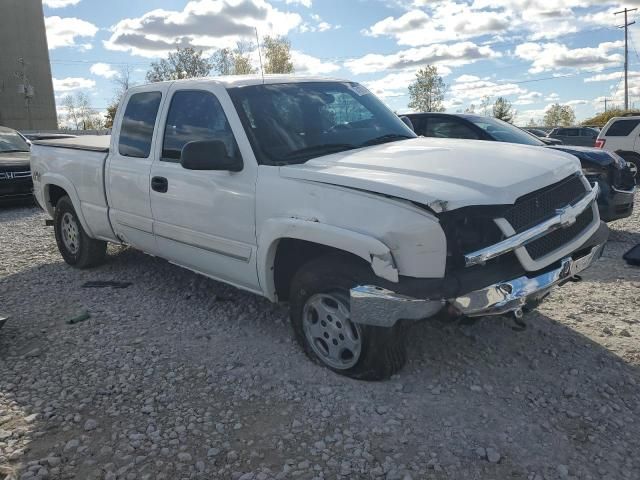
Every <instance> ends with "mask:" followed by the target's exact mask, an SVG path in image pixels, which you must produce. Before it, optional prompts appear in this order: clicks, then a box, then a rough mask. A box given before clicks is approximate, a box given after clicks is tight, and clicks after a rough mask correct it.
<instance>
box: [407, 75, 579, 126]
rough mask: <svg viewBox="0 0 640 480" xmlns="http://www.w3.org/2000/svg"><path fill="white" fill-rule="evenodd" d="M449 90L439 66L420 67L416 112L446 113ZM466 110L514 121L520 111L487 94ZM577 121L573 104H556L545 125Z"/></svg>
mask: <svg viewBox="0 0 640 480" xmlns="http://www.w3.org/2000/svg"><path fill="white" fill-rule="evenodd" d="M447 89H448V86H447V84H446V83H445V82H444V80H443V79H442V77H441V76H440V75H439V74H438V68H437V67H436V66H434V65H427V66H426V67H425V68H421V69H420V70H418V72H417V73H416V78H415V80H414V81H413V82H412V83H411V85H409V108H411V109H412V110H414V111H416V112H444V111H445V106H444V99H445V95H446V93H447ZM460 113H463V112H460ZM464 113H477V114H480V115H484V116H492V117H495V118H497V119H499V120H503V121H505V122H508V123H513V122H514V121H515V119H516V116H517V113H518V112H517V111H516V110H515V109H514V108H513V105H512V104H511V102H510V101H509V100H507V99H506V98H504V97H498V98H496V99H495V101H494V102H493V104H492V103H491V97H489V96H488V95H485V96H483V97H482V99H481V101H480V105H478V106H476V105H474V104H471V105H469V107H467V108H466V109H465V110H464ZM575 121H576V115H575V112H574V111H573V108H571V106H569V105H560V104H558V103H555V104H553V105H551V106H550V107H549V108H548V109H547V110H546V112H545V115H544V118H543V119H542V125H543V126H545V127H556V126H569V125H573V124H575ZM536 125H537V124H536V122H535V121H534V120H533V119H531V120H530V121H529V125H528V126H536Z"/></svg>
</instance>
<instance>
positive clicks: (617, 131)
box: [596, 116, 640, 183]
mask: <svg viewBox="0 0 640 480" xmlns="http://www.w3.org/2000/svg"><path fill="white" fill-rule="evenodd" d="M639 137H640V116H633V117H631V116H630V117H614V118H612V119H611V120H609V121H608V122H607V124H606V125H605V126H604V128H603V129H602V130H600V134H599V135H598V139H597V140H596V148H602V149H604V150H608V151H609V152H614V153H617V154H618V155H620V156H621V157H622V158H623V159H625V160H626V161H627V162H629V164H630V166H631V168H632V169H633V173H634V175H635V177H636V183H637V182H638V180H640V179H639V178H638V169H639V168H640V138H639Z"/></svg>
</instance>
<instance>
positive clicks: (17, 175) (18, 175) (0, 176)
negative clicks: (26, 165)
mask: <svg viewBox="0 0 640 480" xmlns="http://www.w3.org/2000/svg"><path fill="white" fill-rule="evenodd" d="M23 178H31V171H29V170H24V171H20V172H0V180H18V179H23Z"/></svg>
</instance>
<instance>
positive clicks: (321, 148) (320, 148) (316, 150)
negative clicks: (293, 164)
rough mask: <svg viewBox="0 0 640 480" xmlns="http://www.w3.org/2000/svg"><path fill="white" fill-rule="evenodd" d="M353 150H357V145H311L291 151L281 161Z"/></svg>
mask: <svg viewBox="0 0 640 480" xmlns="http://www.w3.org/2000/svg"><path fill="white" fill-rule="evenodd" d="M354 148H359V147H358V146H357V145H352V144H350V143H325V144H321V145H312V146H310V147H305V148H300V149H298V150H293V151H292V152H289V153H288V154H286V155H285V156H284V157H283V159H284V160H297V159H300V158H305V157H308V156H311V157H313V156H322V155H328V154H330V153H338V152H344V151H346V150H353V149H354Z"/></svg>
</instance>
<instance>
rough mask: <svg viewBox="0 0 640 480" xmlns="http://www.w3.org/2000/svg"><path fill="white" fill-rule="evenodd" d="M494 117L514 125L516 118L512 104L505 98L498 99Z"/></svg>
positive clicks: (494, 106) (494, 105)
mask: <svg viewBox="0 0 640 480" xmlns="http://www.w3.org/2000/svg"><path fill="white" fill-rule="evenodd" d="M493 116H494V117H495V118H497V119H498V120H503V121H505V122H507V123H513V120H514V119H515V117H516V114H515V112H514V111H513V107H512V106H511V102H510V101H509V100H507V99H506V98H504V97H498V98H497V99H496V102H495V103H494V104H493Z"/></svg>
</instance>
